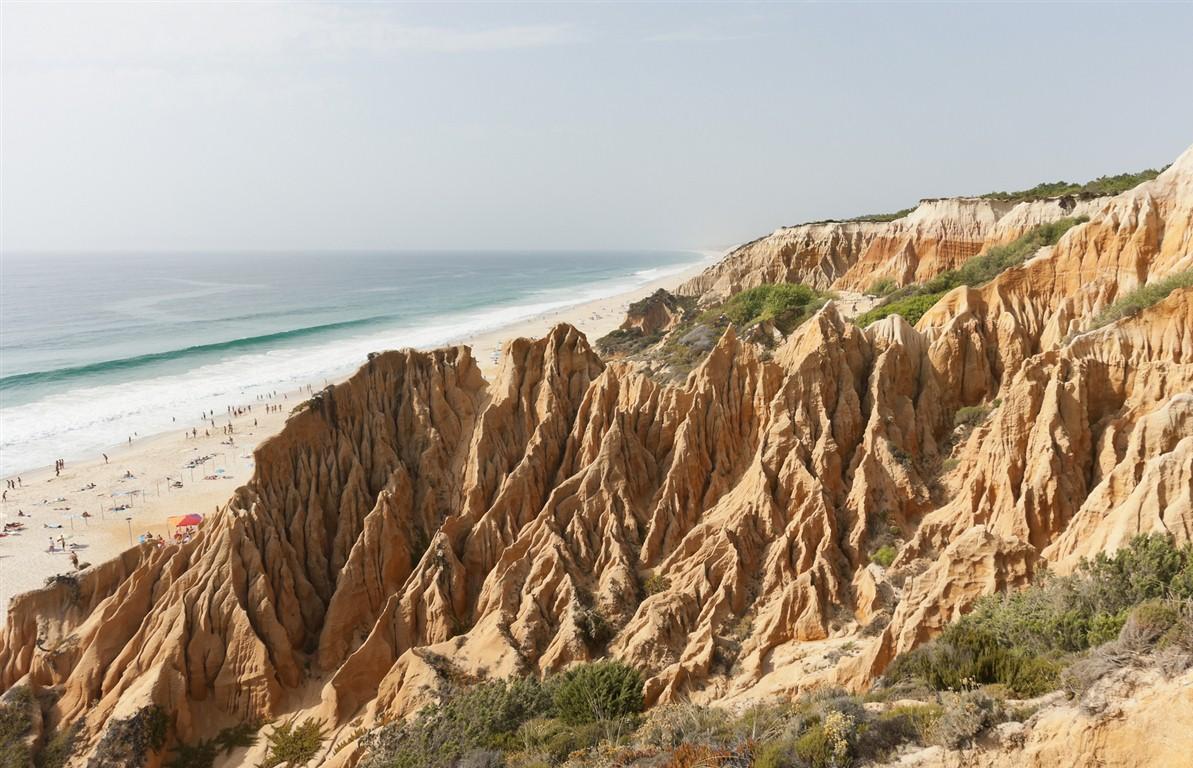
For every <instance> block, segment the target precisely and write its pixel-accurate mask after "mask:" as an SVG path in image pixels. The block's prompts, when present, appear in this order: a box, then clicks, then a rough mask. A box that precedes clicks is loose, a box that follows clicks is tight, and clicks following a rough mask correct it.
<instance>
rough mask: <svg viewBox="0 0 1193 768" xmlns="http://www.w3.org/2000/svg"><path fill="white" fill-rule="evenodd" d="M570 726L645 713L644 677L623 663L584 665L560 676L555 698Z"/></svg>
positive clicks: (559, 714)
mask: <svg viewBox="0 0 1193 768" xmlns="http://www.w3.org/2000/svg"><path fill="white" fill-rule="evenodd" d="M552 702H553V704H554V710H555V713H556V715H557V716H558V717H559V718H560V719H561V720H563V721H564V722H565V723H567V724H569V725H580V724H583V723H591V722H594V721H597V720H616V719H617V718H620V717H622V716H625V715H633V714H637V713H638V712H641V711H642V675H641V674H639V673H638V670H636V669H634V668H633V667H631V666H629V665H626V664H623V663H622V662H620V661H597V662H594V663H592V664H580V665H578V666H575V667H572V668H571V669H569V670H567V671H566V672H564V673H562V674H561V675H559V677H558V679H557V680H555V681H554V692H553V696H552Z"/></svg>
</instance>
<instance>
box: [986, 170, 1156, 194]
mask: <svg viewBox="0 0 1193 768" xmlns="http://www.w3.org/2000/svg"><path fill="white" fill-rule="evenodd" d="M1164 168H1167V166H1165V167H1164ZM1164 168H1160V169H1155V168H1148V169H1147V170H1144V171H1139V172H1138V173H1119V174H1116V175H1114V176H1099V177H1098V178H1096V179H1094V180H1093V181H1087V182H1085V183H1084V184H1072V183H1070V182H1067V181H1049V182H1044V183H1042V184H1037V185H1035V186H1034V187H1032V188H1031V189H1023V190H1019V191H1017V192H987V193H986V194H984V195H982V197H984V198H987V199H989V200H1006V201H1010V202H1024V201H1031V200H1044V199H1046V198H1049V197H1063V196H1065V195H1081V196H1085V197H1101V196H1103V195H1117V194H1120V193H1122V192H1126V191H1127V190H1129V189H1134V188H1135V187H1137V186H1139V185H1140V184H1142V183H1143V182H1145V181H1151V180H1152V179H1154V178H1156V177H1157V176H1159V175H1160V174H1161V173H1163V171H1164Z"/></svg>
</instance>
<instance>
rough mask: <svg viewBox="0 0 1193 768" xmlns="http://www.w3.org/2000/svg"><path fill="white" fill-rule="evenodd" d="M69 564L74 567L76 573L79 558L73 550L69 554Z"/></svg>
mask: <svg viewBox="0 0 1193 768" xmlns="http://www.w3.org/2000/svg"><path fill="white" fill-rule="evenodd" d="M70 564H71V565H73V566H74V567H75V570H76V571H77V570H79V556H78V554H77V553H75V552H74V551H73V550H72V551H71V553H70Z"/></svg>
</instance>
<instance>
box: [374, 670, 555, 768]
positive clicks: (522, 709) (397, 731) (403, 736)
mask: <svg viewBox="0 0 1193 768" xmlns="http://www.w3.org/2000/svg"><path fill="white" fill-rule="evenodd" d="M551 708H552V705H551V695H550V692H549V691H548V690H546V688H544V686H543V685H542V684H541V683H539V681H537V680H535V679H533V678H512V679H510V680H494V681H488V682H483V683H478V684H475V685H472V686H469V687H466V688H453V689H451V690H449V691H448V693H447V695H446V696H445V697H444V699H443V701H442V702H440V703H438V704H431V705H428V706H426V707H424V708H423V709H422V710H420V711H419V713H418V715H417V716H415V717H414V718H413V719H411V720H409V721H405V722H401V723H392V724H390V725H386V726H383V727H382V728H379V729H377V730H374V731H372V732H371V733H369V734H367V735H365V736H363V737H362V739H361V742H362V744H364V745H365V746H366V747H367V748H368V749H369V758H368V760H367V761H366V762H365V763H363V765H365V766H370V767H376V768H380V767H381V766H385V768H444V767H446V766H450V765H452V764H453V763H454V762H455V761H456V760H458V759H460V758H461V757H462V756H464V755H465V754H467V753H469V752H472V751H475V750H489V749H499V748H506V747H511V746H513V745H514V744H515V743H516V738H515V733H516V732H517V731H518V729H519V728H520V727H521V726H522V725H523V723H526V722H527V721H530V720H533V719H535V718H542V717H545V716H548V715H550V714H551Z"/></svg>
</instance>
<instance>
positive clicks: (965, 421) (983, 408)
mask: <svg viewBox="0 0 1193 768" xmlns="http://www.w3.org/2000/svg"><path fill="white" fill-rule="evenodd" d="M992 410H994V409H993V408H991V407H990V406H989V405H967V406H965V407H964V408H958V409H957V412H956V413H955V414H953V426H954V427H960V426H963V425H964V426H968V427H976V426H977V425H979V424H981V423H982V422H983V421H985V420H986V417H987V416H989V415H990V412H991V411H992Z"/></svg>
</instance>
